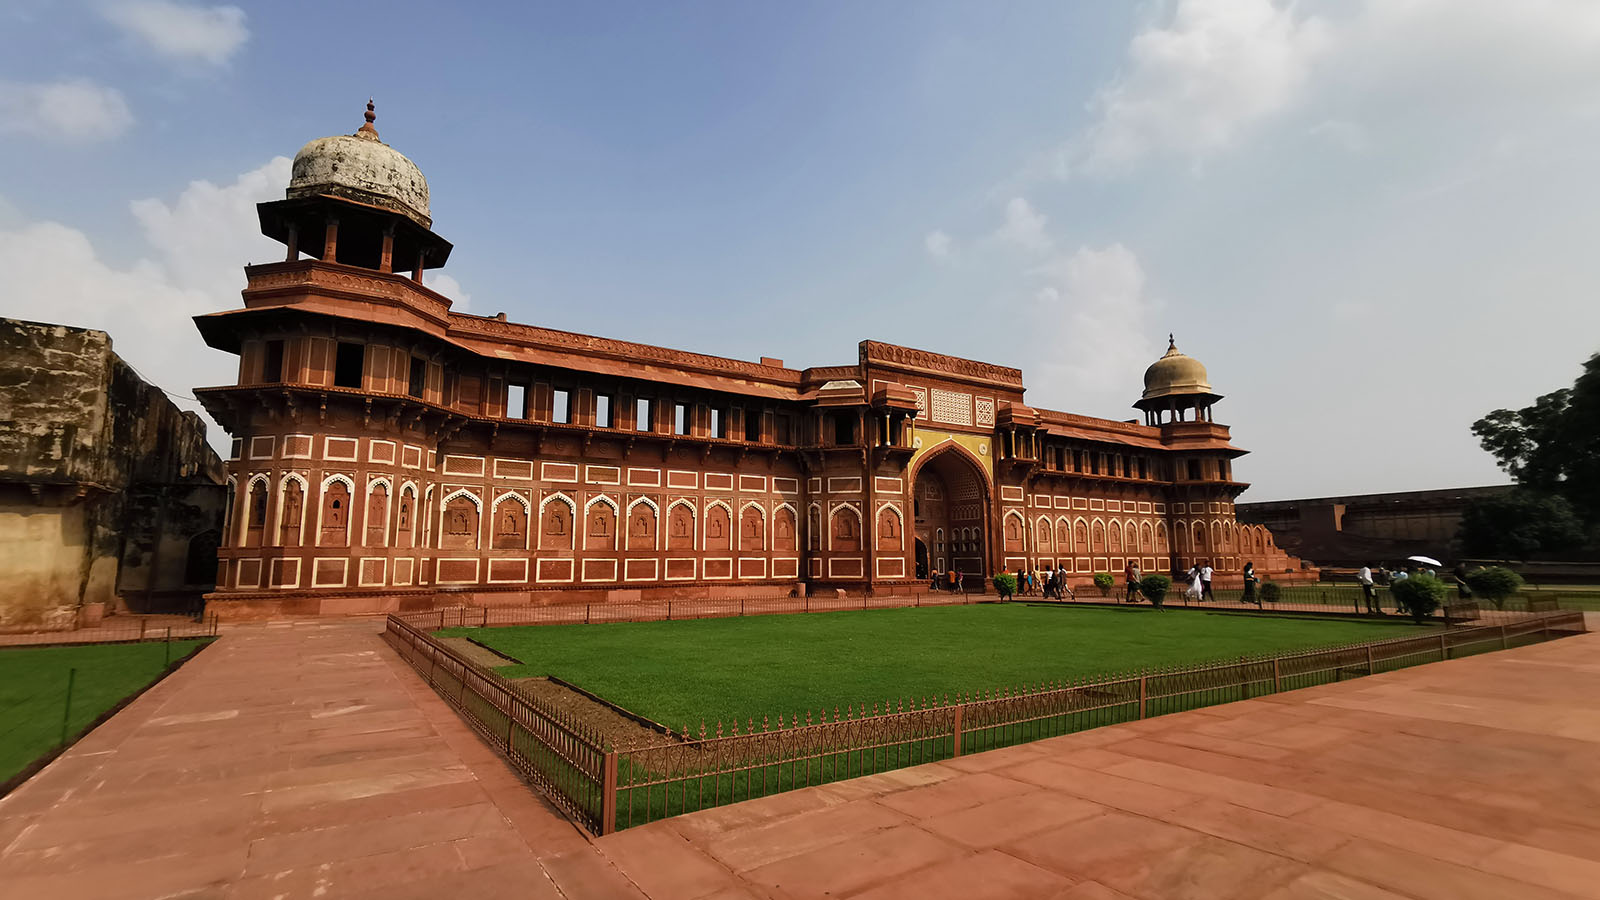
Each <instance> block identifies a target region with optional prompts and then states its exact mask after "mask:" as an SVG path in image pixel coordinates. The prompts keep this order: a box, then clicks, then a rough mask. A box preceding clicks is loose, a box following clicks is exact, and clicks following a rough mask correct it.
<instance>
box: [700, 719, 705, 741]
mask: <svg viewBox="0 0 1600 900" xmlns="http://www.w3.org/2000/svg"><path fill="white" fill-rule="evenodd" d="M705 739H706V720H705V719H701V720H700V740H702V741H703V740H705Z"/></svg>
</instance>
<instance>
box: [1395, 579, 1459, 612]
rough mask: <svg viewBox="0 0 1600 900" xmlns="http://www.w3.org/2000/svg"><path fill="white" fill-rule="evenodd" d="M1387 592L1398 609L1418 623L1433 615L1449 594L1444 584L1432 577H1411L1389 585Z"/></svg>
mask: <svg viewBox="0 0 1600 900" xmlns="http://www.w3.org/2000/svg"><path fill="white" fill-rule="evenodd" d="M1389 590H1390V591H1391V592H1393V593H1394V599H1395V601H1396V602H1397V603H1399V604H1400V608H1401V609H1403V610H1405V611H1406V612H1409V613H1411V617H1412V618H1413V619H1416V620H1417V621H1418V622H1421V621H1422V620H1423V619H1425V618H1427V617H1428V616H1431V615H1433V611H1434V610H1436V609H1438V608H1439V607H1440V605H1441V604H1443V603H1444V598H1445V597H1446V596H1448V595H1449V593H1450V589H1449V588H1447V587H1445V584H1444V582H1442V581H1440V580H1439V579H1437V578H1434V577H1433V576H1432V575H1413V576H1411V577H1410V578H1406V579H1403V580H1401V581H1396V582H1395V583H1394V584H1391V585H1390V586H1389Z"/></svg>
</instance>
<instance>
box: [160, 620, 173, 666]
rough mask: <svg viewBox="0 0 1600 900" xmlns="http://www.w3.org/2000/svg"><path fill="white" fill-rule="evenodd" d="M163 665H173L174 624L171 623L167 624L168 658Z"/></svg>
mask: <svg viewBox="0 0 1600 900" xmlns="http://www.w3.org/2000/svg"><path fill="white" fill-rule="evenodd" d="M162 665H164V666H170V665H172V626H171V625H168V626H167V658H166V661H165V662H164V663H162Z"/></svg>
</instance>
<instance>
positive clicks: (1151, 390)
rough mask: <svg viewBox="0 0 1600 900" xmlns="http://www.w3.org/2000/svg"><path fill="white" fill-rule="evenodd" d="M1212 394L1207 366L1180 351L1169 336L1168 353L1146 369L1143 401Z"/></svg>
mask: <svg viewBox="0 0 1600 900" xmlns="http://www.w3.org/2000/svg"><path fill="white" fill-rule="evenodd" d="M1210 393H1211V382H1210V381H1209V380H1207V377H1206V367H1205V366H1203V365H1201V364H1200V360H1198V359H1195V358H1194V357H1192V356H1189V355H1187V354H1185V353H1182V352H1180V351H1179V350H1178V344H1177V341H1175V340H1173V338H1172V335H1170V334H1169V335H1167V352H1166V353H1164V354H1162V356H1161V358H1160V359H1158V360H1156V361H1155V362H1153V363H1151V364H1150V368H1148V369H1145V370H1144V396H1143V397H1141V398H1140V399H1141V400H1155V399H1158V398H1161V397H1173V396H1183V395H1190V394H1210Z"/></svg>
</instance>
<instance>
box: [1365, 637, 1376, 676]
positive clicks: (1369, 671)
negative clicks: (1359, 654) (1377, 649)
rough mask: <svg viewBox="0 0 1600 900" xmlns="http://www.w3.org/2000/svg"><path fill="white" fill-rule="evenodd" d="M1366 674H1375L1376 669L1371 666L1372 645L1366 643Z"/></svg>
mask: <svg viewBox="0 0 1600 900" xmlns="http://www.w3.org/2000/svg"><path fill="white" fill-rule="evenodd" d="M1367 674H1368V675H1376V674H1377V670H1376V669H1374V668H1373V667H1372V645H1371V644H1368V645H1367Z"/></svg>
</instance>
